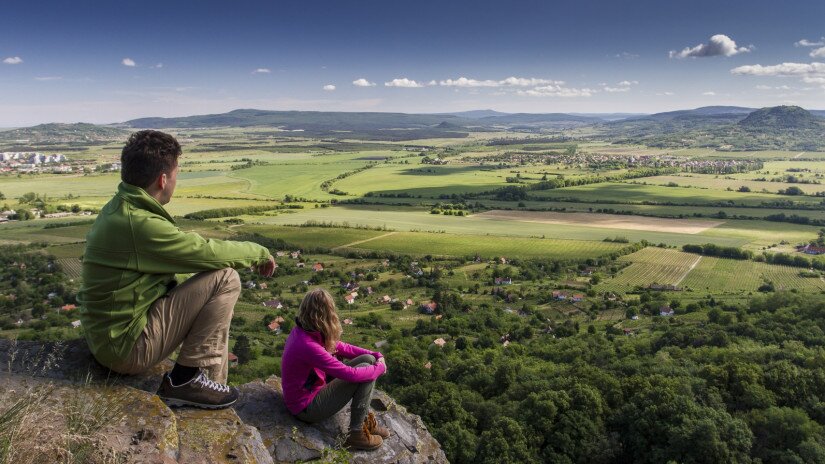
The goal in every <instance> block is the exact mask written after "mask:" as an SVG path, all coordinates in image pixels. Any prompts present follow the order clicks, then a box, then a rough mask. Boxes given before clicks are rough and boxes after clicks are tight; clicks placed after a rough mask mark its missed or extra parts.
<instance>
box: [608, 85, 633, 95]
mask: <svg viewBox="0 0 825 464" xmlns="http://www.w3.org/2000/svg"><path fill="white" fill-rule="evenodd" d="M629 90H630V87H607V86H605V87H604V91H605V92H608V93H616V92H627V91H629Z"/></svg>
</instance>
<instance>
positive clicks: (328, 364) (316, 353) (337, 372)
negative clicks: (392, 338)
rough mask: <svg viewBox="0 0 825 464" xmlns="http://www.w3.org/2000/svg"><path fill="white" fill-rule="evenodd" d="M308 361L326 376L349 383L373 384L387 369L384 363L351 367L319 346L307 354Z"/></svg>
mask: <svg viewBox="0 0 825 464" xmlns="http://www.w3.org/2000/svg"><path fill="white" fill-rule="evenodd" d="M379 354H380V353H379ZM306 357H307V358H306V361H307V362H308V363H310V364H311V365H312V366H313V367H316V368H318V369H320V370H322V371H324V373H325V374H327V375H330V376H332V377H335V378H336V379H341V380H344V381H347V382H355V383H363V382H371V381H373V380H375V379H377V378H378V376H380V375H381V374H383V373H384V372H385V371H386V370H387V367H386V365H385V364H384V363H375V364H374V365H372V366H364V367H350V366H347V365H346V364H344V363H342V362H341V361H339V360H337V359H335V357H334V356H332V355H331V354H329V353H328V352H327V351H326V350H324V349H323V348H322V347H320V346H318V348H317V349H313V350H311V351H309V352H307V353H306Z"/></svg>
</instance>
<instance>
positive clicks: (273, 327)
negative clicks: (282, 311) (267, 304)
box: [266, 320, 281, 335]
mask: <svg viewBox="0 0 825 464" xmlns="http://www.w3.org/2000/svg"><path fill="white" fill-rule="evenodd" d="M266 327H267V328H268V329H269V331H270V332H272V333H274V334H276V335H277V334H279V333H281V324H280V323H279V322H277V321H275V320H273V321H272V322H270V323H269V324H267V326H266Z"/></svg>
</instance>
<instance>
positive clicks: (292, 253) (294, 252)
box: [289, 251, 301, 259]
mask: <svg viewBox="0 0 825 464" xmlns="http://www.w3.org/2000/svg"><path fill="white" fill-rule="evenodd" d="M299 256H301V252H300V251H292V252H290V253H289V257H290V258H292V259H298V257H299Z"/></svg>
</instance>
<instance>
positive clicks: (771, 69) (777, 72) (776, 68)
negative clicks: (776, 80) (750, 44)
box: [730, 62, 825, 78]
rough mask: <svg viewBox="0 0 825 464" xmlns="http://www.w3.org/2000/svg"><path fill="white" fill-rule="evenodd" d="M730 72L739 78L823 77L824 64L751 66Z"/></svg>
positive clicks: (824, 72)
mask: <svg viewBox="0 0 825 464" xmlns="http://www.w3.org/2000/svg"><path fill="white" fill-rule="evenodd" d="M730 72H731V74H735V75H740V76H780V77H803V78H804V77H825V63H818V62H813V63H782V64H776V65H771V66H762V65H761V64H751V65H746V66H739V67H736V68H733V69H731V70H730Z"/></svg>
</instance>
